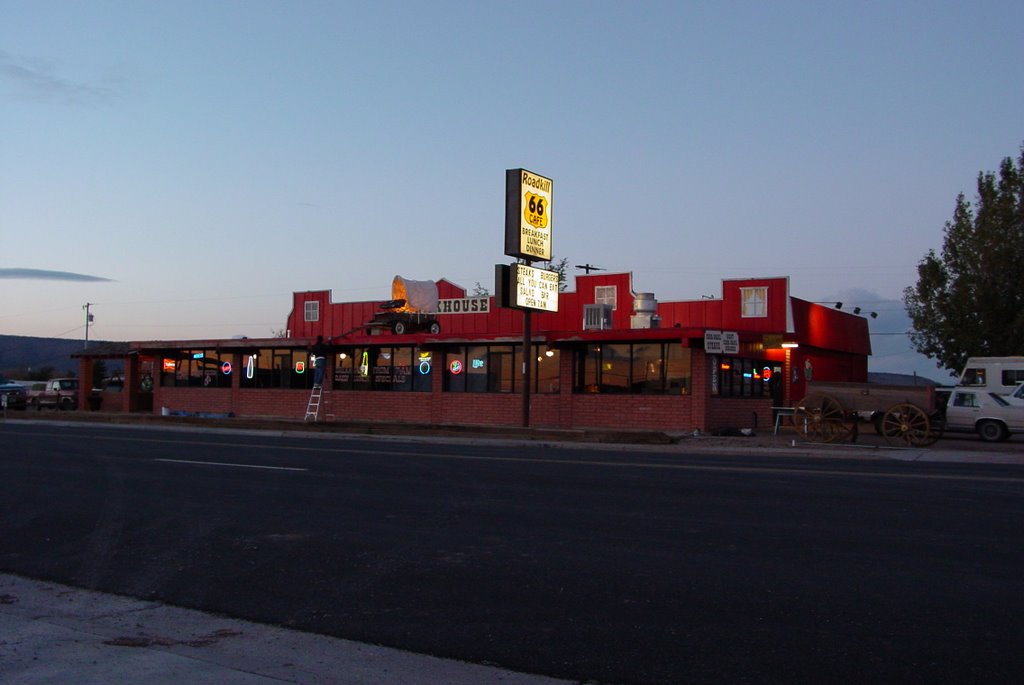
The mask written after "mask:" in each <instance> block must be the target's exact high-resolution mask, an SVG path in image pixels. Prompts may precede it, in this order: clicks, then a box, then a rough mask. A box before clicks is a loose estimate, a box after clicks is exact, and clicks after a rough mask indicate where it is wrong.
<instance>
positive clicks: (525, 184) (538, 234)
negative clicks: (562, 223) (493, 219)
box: [505, 169, 552, 261]
mask: <svg viewBox="0 0 1024 685" xmlns="http://www.w3.org/2000/svg"><path fill="white" fill-rule="evenodd" d="M551 190H552V181H551V179H550V178H545V177H544V176H540V175H539V174H535V173H533V172H531V171H527V170H526V169H507V170H506V171H505V254H507V255H508V256H510V257H517V258H519V259H525V260H527V261H551V197H552V192H551Z"/></svg>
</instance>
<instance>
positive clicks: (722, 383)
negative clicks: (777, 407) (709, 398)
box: [712, 357, 782, 397]
mask: <svg viewBox="0 0 1024 685" xmlns="http://www.w3.org/2000/svg"><path fill="white" fill-rule="evenodd" d="M717 364H718V370H717V381H718V384H717V386H718V395H719V396H720V397H773V394H774V391H775V385H776V383H778V382H779V381H780V380H781V376H782V366H781V364H779V362H772V361H768V360H765V359H742V358H739V357H719V358H718V360H717ZM713 387H714V386H713ZM712 394H714V393H712Z"/></svg>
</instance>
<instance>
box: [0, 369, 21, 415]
mask: <svg viewBox="0 0 1024 685" xmlns="http://www.w3.org/2000/svg"><path fill="white" fill-rule="evenodd" d="M0 404H2V405H3V406H4V407H5V408H7V409H24V408H25V386H23V385H21V384H20V383H15V382H13V381H10V380H8V379H6V378H4V377H3V376H0Z"/></svg>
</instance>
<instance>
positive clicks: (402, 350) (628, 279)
mask: <svg viewBox="0 0 1024 685" xmlns="http://www.w3.org/2000/svg"><path fill="white" fill-rule="evenodd" d="M575 285H576V289H575V290H573V291H566V292H563V293H561V294H560V295H559V302H558V311H557V312H543V313H541V312H533V313H531V315H530V323H529V325H530V335H529V342H530V350H529V360H530V367H529V376H528V378H529V385H530V394H529V407H528V410H526V409H525V408H524V401H523V397H524V394H523V392H522V390H523V384H524V380H525V379H526V376H525V375H524V374H523V350H524V319H525V317H524V314H523V312H522V311H520V310H517V309H508V308H504V307H498V306H496V305H495V299H494V298H493V297H484V298H478V297H471V296H467V294H466V292H465V290H463V289H462V288H460V287H458V286H456V285H455V284H453V283H450V282H448V281H446V280H441V281H438V282H437V284H436V286H437V294H438V296H439V298H440V300H439V306H438V313H436V314H431V315H430V316H429V317H426V318H425V319H424V320H422V321H421V320H417V319H410V320H409V321H408V325H402V326H394V325H392V323H391V321H389V320H388V319H387V317H386V316H383V317H382V314H381V308H380V305H381V304H382V303H381V302H380V301H367V302H344V303H335V302H332V300H331V292H330V291H327V290H324V291H311V292H296V293H294V294H293V307H292V311H291V313H290V314H289V315H288V318H287V324H286V327H287V336H286V337H285V338H269V339H259V340H256V339H241V340H237V339H232V340H190V341H150V342H132V343H127V344H123V345H122V346H119V347H117V348H116V349H113V350H97V351H88V352H83V353H80V354H78V355H76V356H77V357H78V358H79V360H80V365H81V377H83V378H88V377H91V373H90V372H91V369H90V366H91V364H92V362H93V360H94V359H96V358H99V357H102V356H107V357H117V358H120V359H123V360H124V366H125V376H126V377H125V384H124V388H125V390H124V391H123V392H122V393H112V394H109V395H108V396H105V397H104V400H103V404H102V409H103V410H108V411H151V412H157V413H159V412H161V411H164V410H167V411H175V412H177V411H185V412H195V413H214V414H231V415H235V416H274V417H288V418H296V419H301V418H303V416H304V415H305V412H306V408H307V402H308V400H309V397H310V392H311V388H312V376H313V374H312V369H310V368H309V349H310V346H311V345H312V344H313V341H314V340H315V338H316V337H317V336H323V338H324V339H325V340H326V341H327V344H328V355H327V357H328V366H327V371H326V378H325V382H324V390H323V399H322V404H321V406H320V409H319V419H320V420H337V421H344V420H360V421H366V420H371V421H391V422H410V423H429V424H485V425H522V423H523V422H524V420H525V419H526V416H527V411H528V420H529V423H530V425H532V426H537V427H558V428H588V427H622V428H637V429H660V430H686V431H688V430H693V429H699V430H702V431H708V430H713V429H715V428H721V427H726V426H729V427H754V426H761V427H765V426H770V425H771V423H772V414H773V412H772V408H773V407H780V406H791V405H792V403H793V402H794V401H796V400H799V399H801V398H802V397H803V396H804V389H805V387H806V386H805V384H806V382H807V380H808V378H811V377H813V378H814V379H818V380H839V381H858V382H864V381H866V380H867V358H868V355H869V354H870V352H871V348H870V341H869V336H868V325H867V321H866V320H865V319H864V318H862V317H860V316H856V315H853V314H849V313H846V312H842V311H839V310H837V309H835V308H833V307H829V306H823V305H820V304H816V303H813V302H809V301H806V300H801V299H798V298H795V297H792V296H791V295H790V293H789V279H788V278H785V277H777V278H744V279H729V280H725V281H723V282H722V293H721V296H720V297H716V298H710V299H700V300H693V301H674V302H658V301H656V300H655V299H654V296H653V295H651V294H649V293H635V292H634V291H633V288H632V276H631V274H628V273H602V274H588V275H580V276H577V277H576V284H575ZM420 324H422V325H420ZM87 391H88V390H87V389H83V393H85V392H87ZM80 406H86V402H85V401H84V397H83V401H82V402H81V403H80Z"/></svg>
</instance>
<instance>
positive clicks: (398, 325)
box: [391, 321, 405, 335]
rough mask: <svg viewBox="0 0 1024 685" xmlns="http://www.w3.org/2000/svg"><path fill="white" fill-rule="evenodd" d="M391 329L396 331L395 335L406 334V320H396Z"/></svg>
mask: <svg viewBox="0 0 1024 685" xmlns="http://www.w3.org/2000/svg"><path fill="white" fill-rule="evenodd" d="M391 330H393V331H394V332H395V335H404V334H405V322H404V321H396V322H395V325H394V326H392V327H391Z"/></svg>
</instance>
